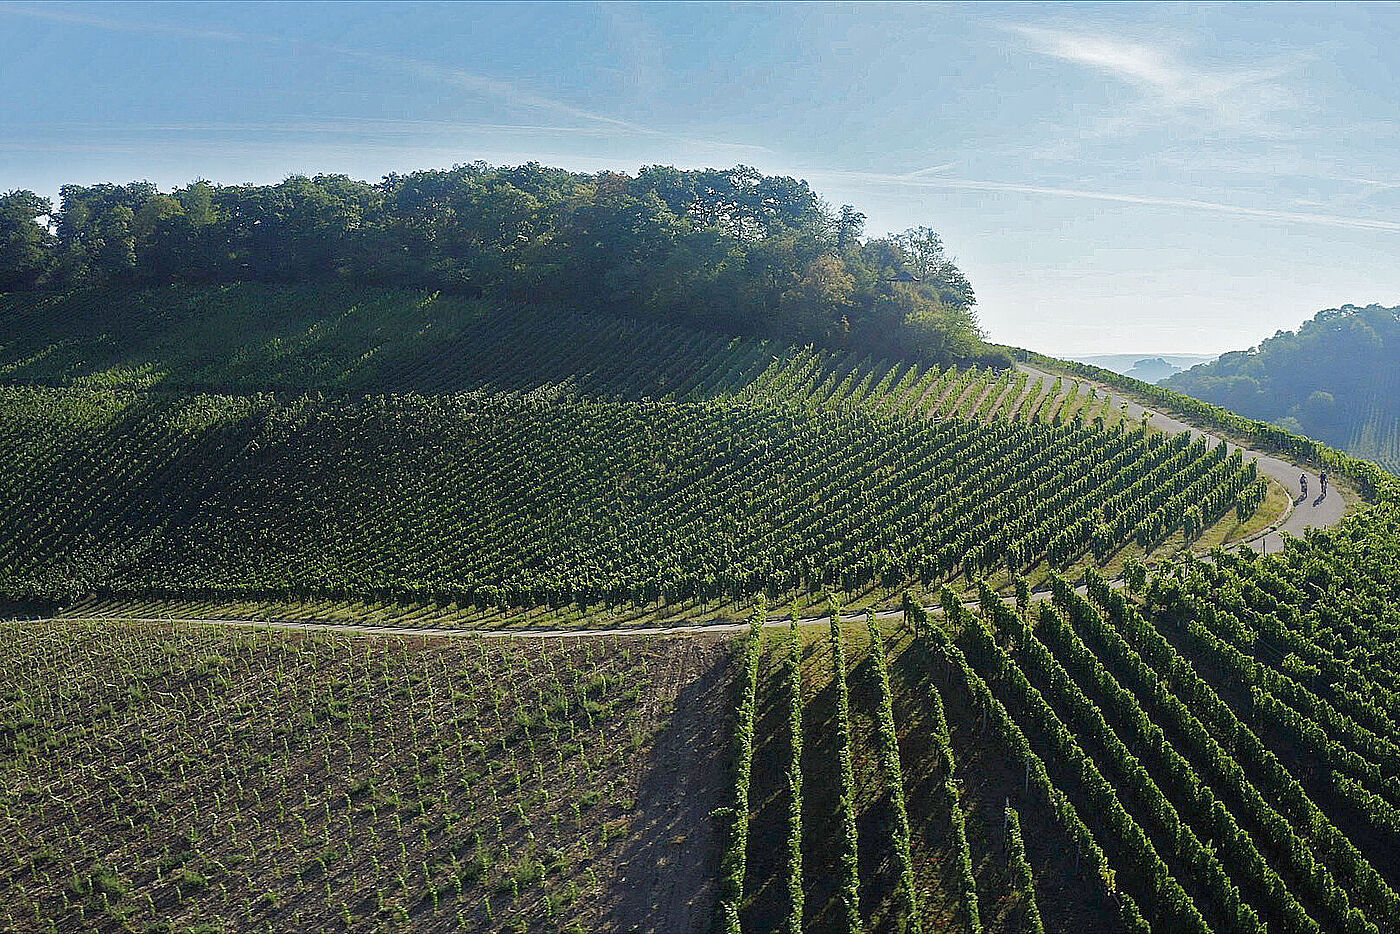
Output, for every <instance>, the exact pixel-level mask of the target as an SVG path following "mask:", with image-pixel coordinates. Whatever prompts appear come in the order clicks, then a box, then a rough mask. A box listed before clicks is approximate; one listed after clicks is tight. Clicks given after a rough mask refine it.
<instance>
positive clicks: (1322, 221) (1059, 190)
mask: <svg viewBox="0 0 1400 934" xmlns="http://www.w3.org/2000/svg"><path fill="white" fill-rule="evenodd" d="M807 174H808V175H809V176H810V177H815V178H825V179H829V180H832V181H838V182H847V183H864V184H870V185H879V186H891V187H906V188H931V189H937V188H942V189H955V190H963V191H996V192H1012V193H1017V194H1028V195H1043V196H1047V197H1054V198H1074V199H1079V200H1087V201H1108V202H1113V203H1116V204H1140V205H1148V206H1153V207H1165V208H1176V209H1180V210H1187V211H1203V212H1207V213H1211V214H1229V215H1234V216H1237V217H1256V218H1260V219H1263V220H1271V221H1278V222H1281V223H1290V224H1314V225H1320V226H1324V227H1341V228H1346V229H1350V230H1386V231H1400V222H1397V221H1389V220H1382V219H1380V218H1371V217H1346V216H1342V215H1336V214H1321V213H1313V212H1308V211H1281V210H1274V209H1270V208H1251V207H1246V206H1244V205H1238V204H1228V203H1224V202H1219V201H1205V200H1199V199H1196V198H1171V197H1160V196H1157V195H1138V194H1123V193H1120V192H1113V191H1099V190H1093V189H1085V188H1065V187H1056V186H1051V185H1024V184H1018V183H1015V182H994V181H981V180H977V179H968V178H952V177H948V176H939V175H915V174H906V175H892V174H881V173H878V172H847V171H839V170H833V171H821V172H810V173H807Z"/></svg>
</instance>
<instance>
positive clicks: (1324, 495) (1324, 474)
mask: <svg viewBox="0 0 1400 934" xmlns="http://www.w3.org/2000/svg"><path fill="white" fill-rule="evenodd" d="M1326 498H1327V471H1325V470H1324V471H1323V472H1322V495H1321V496H1319V497H1318V499H1326Z"/></svg>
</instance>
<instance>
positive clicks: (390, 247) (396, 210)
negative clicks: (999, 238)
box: [0, 162, 1010, 366]
mask: <svg viewBox="0 0 1400 934" xmlns="http://www.w3.org/2000/svg"><path fill="white" fill-rule="evenodd" d="M864 227H865V215H864V214H862V213H861V212H860V211H858V210H856V209H855V208H854V207H852V206H850V205H843V206H842V207H841V208H839V209H833V208H832V207H831V206H829V205H827V204H826V203H825V202H824V201H823V200H822V199H821V198H820V197H819V196H818V195H817V193H816V192H814V191H813V190H812V189H811V188H810V187H809V186H808V184H807V183H806V182H805V181H800V180H798V179H794V178H789V177H774V176H765V175H762V174H760V173H758V172H757V171H755V170H754V169H752V168H749V167H747V166H736V167H735V168H732V169H722V170H720V169H705V170H699V171H682V170H679V169H675V168H671V167H669V166H644V167H642V168H641V169H640V170H639V171H638V172H637V174H636V175H635V176H634V175H627V174H622V173H614V172H600V173H597V174H580V173H575V172H567V171H564V170H562V169H554V168H548V167H545V166H541V165H539V164H537V163H530V164H527V165H521V166H515V167H493V166H489V165H487V164H485V163H481V162H475V163H471V164H469V165H458V166H455V167H454V168H452V169H448V170H427V171H418V172H412V173H410V174H407V175H390V176H388V177H386V178H384V179H383V180H382V181H380V182H378V183H369V182H363V181H356V180H354V179H351V178H348V177H346V176H344V175H317V176H315V177H306V176H301V175H296V176H291V177H289V178H287V179H286V180H284V181H282V182H280V183H278V184H275V185H215V184H211V183H209V182H205V181H195V182H192V183H190V184H189V185H186V186H184V187H183V188H178V189H175V190H173V191H169V192H163V191H161V190H160V189H158V188H157V187H156V186H155V185H152V184H150V183H149V182H131V183H129V184H125V185H116V184H98V185H91V186H83V185H65V186H63V187H62V188H61V189H60V201H59V204H58V205H57V206H55V205H53V204H51V203H50V201H49V199H47V198H42V197H39V196H38V195H36V194H35V193H34V192H32V191H12V192H10V193H8V194H5V195H3V196H0V293H3V292H16V291H19V292H29V291H35V290H38V291H51V292H67V293H71V292H74V291H77V290H83V289H94V288H95V289H106V290H109V291H111V290H115V291H126V290H130V289H136V288H149V287H153V286H164V285H189V286H208V285H220V284H229V283H236V282H256V283H263V284H272V285H288V284H317V285H330V284H342V285H353V286H370V287H383V286H391V287H394V288H417V289H428V290H440V291H442V292H444V293H448V294H451V295H454V296H458V297H460V298H463V299H471V300H484V301H486V302H490V303H494V304H496V305H499V306H513V307H519V306H526V305H528V306H535V307H555V308H561V309H566V310H567V311H568V313H570V314H577V313H580V312H582V313H603V314H606V315H608V316H610V317H614V318H628V319H632V320H636V321H640V322H647V323H658V324H665V325H683V326H686V327H690V328H696V329H700V330H705V331H710V332H713V333H720V334H726V335H731V336H734V335H738V336H745V337H760V338H769V339H777V340H781V341H783V342H784V343H788V344H797V345H803V344H808V343H811V344H816V345H819V346H825V347H829V348H832V349H838V350H859V351H862V352H866V353H873V354H879V355H883V356H896V357H905V358H916V359H921V360H924V361H926V362H943V363H947V362H950V361H956V360H961V361H968V362H992V363H996V364H998V365H1002V366H1005V365H1009V362H1010V361H1009V359H1008V358H1007V357H1006V356H1005V354H1004V353H1002V352H998V351H997V350H995V349H993V348H990V347H988V346H987V345H986V344H985V343H983V341H982V334H981V331H980V329H979V327H978V321H977V316H976V314H975V312H974V310H973V305H974V303H975V300H976V299H975V296H974V294H973V291H972V287H971V285H970V284H969V282H968V280H967V278H966V276H964V275H963V273H962V271H961V270H960V269H959V268H958V267H957V265H956V263H955V262H954V261H953V260H952V258H950V257H949V256H948V255H947V254H946V253H945V251H944V247H943V243H942V240H941V239H940V237H939V235H938V234H937V233H936V232H935V231H934V230H932V229H931V228H929V227H925V226H920V227H916V228H911V229H910V230H907V231H904V232H903V233H898V234H892V235H889V236H884V237H866V236H865V230H864Z"/></svg>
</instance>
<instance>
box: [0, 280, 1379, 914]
mask: <svg viewBox="0 0 1400 934" xmlns="http://www.w3.org/2000/svg"><path fill="white" fill-rule="evenodd" d="M113 308H116V309H118V311H119V312H120V313H113V312H112V309H113ZM0 323H2V324H3V325H4V327H3V329H2V330H0V333H3V337H0V497H2V498H3V500H4V502H5V503H6V505H7V507H8V508H7V509H6V510H4V512H3V514H0V601H3V605H4V607H5V608H6V610H7V611H8V612H7V614H6V615H8V616H13V617H14V619H12V620H10V621H7V622H0V632H3V634H4V638H3V639H0V782H3V784H0V788H3V791H0V930H6V931H9V930H14V931H19V932H30V931H34V932H48V931H58V932H83V931H103V932H114V934H115V932H128V931H140V932H171V934H174V932H180V934H194V932H224V931H227V932H233V931H239V932H243V931H247V932H259V934H275V932H281V931H292V930H295V931H300V930H314V931H355V932H358V931H420V930H421V931H492V932H496V931H499V932H519V931H527V932H534V931H540V932H547V934H564V932H567V934H575V932H591V931H665V932H704V931H711V930H718V931H723V932H725V934H750V932H765V934H766V932H789V934H798V932H821V934H825V932H856V931H859V932H872V934H874V932H879V934H884V932H904V934H908V932H921V934H943V932H989V934H1012V932H1045V931H1053V932H1079V931H1123V932H1148V931H1161V932H1169V934H1179V932H1213V931H1218V932H1237V931H1239V932H1272V934H1284V932H1287V934H1294V932H1298V934H1324V932H1326V934H1331V932H1357V934H1396V932H1400V894H1397V892H1398V891H1400V610H1397V607H1400V505H1397V504H1400V491H1397V486H1396V484H1395V482H1394V481H1393V479H1392V478H1388V477H1386V476H1385V475H1384V474H1382V473H1380V472H1379V471H1377V470H1376V469H1375V467H1374V466H1372V465H1369V464H1364V463H1362V462H1360V461H1356V460H1353V459H1350V458H1346V457H1344V456H1342V455H1340V454H1337V453H1336V452H1331V451H1329V450H1327V449H1325V448H1322V447H1320V446H1319V445H1318V444H1317V442H1313V441H1310V440H1309V439H1304V438H1298V437H1296V436H1291V435H1287V433H1286V432H1283V431H1282V429H1279V428H1278V427H1277V426H1267V425H1262V424H1260V423H1251V422H1248V421H1247V420H1244V419H1240V418H1239V417H1238V416H1232V415H1230V413H1225V412H1223V411H1222V410H1216V409H1213V408H1211V407H1208V406H1205V404H1204V403H1199V402H1193V401H1191V400H1185V397H1177V396H1174V395H1172V394H1170V393H1169V391H1167V390H1156V391H1151V390H1142V389H1141V388H1140V387H1139V386H1138V385H1137V384H1133V383H1131V382H1119V383H1117V384H1114V383H1112V382H1111V381H1110V380H1109V379H1108V378H1106V377H1102V376H1101V375H1100V374H1099V373H1098V372H1097V371H1093V370H1092V369H1091V368H1087V367H1083V366H1078V367H1076V366H1073V365H1069V364H1064V365H1060V364H1058V363H1056V362H1055V361H1052V360H1049V358H1044V357H1039V356H1033V355H1029V354H1023V355H1022V356H1025V357H1026V358H1027V359H1028V360H1029V363H1026V364H1023V365H1021V366H1017V367H1011V368H1003V369H989V368H985V367H972V366H946V365H932V364H929V363H927V362H925V363H918V362H913V361H912V360H896V359H884V358H880V357H877V356H873V355H868V354H864V353H855V352H846V351H843V350H842V349H840V348H839V347H830V346H828V347H826V348H818V347H815V346H795V347H793V346H785V345H781V344H778V343H775V342H772V341H763V340H758V339H753V338H734V337H725V336H718V335H716V334H712V333H705V332H701V331H694V330H688V329H686V328H682V327H673V326H670V325H662V324H656V323H650V324H642V323H639V322H636V321H629V320H626V319H622V318H609V317H599V316H596V315H585V314H575V313H571V312H561V311H558V310H553V309H548V308H543V307H537V308H527V309H513V308H507V307H502V306H498V305H493V304H490V303H487V302H484V301H475V300H467V299H463V298H461V297H454V296H445V295H440V294H437V293H433V292H426V291H422V292H411V291H404V290H389V289H373V288H360V287H357V288H349V287H345V286H334V287H316V288H311V287H307V286H270V285H255V284H240V285H230V286H219V287H192V286H181V287H168V288H163V289H158V290H152V291H147V292H130V293H123V294H115V293H110V292H101V291H88V292H75V293H67V294H53V295H43V294H39V295H29V296H24V297H19V296H13V295H12V296H5V297H0ZM1115 385H1116V386H1120V387H1123V388H1121V389H1119V388H1113V387H1114V386H1115ZM1154 392H1155V394H1154ZM1168 403H1170V404H1172V405H1174V406H1176V408H1174V411H1175V412H1177V413H1179V414H1183V415H1184V416H1189V417H1192V418H1194V419H1196V423H1197V425H1198V426H1199V427H1202V428H1204V429H1206V430H1207V431H1211V432H1213V433H1214V434H1215V435H1216V437H1210V436H1206V435H1201V434H1199V433H1196V434H1194V435H1193V434H1192V433H1180V434H1173V433H1170V432H1167V431H1163V430H1160V429H1159V428H1154V427H1153V423H1152V421H1151V418H1150V417H1149V416H1150V414H1151V413H1147V412H1145V410H1143V409H1142V408H1141V406H1142V405H1143V404H1147V405H1155V406H1163V407H1165V406H1166V405H1167V404H1168ZM1130 413H1133V414H1131V415H1130ZM1157 424H1163V422H1161V421H1159V422H1158V423H1157ZM1167 424H1170V423H1167ZM1176 427H1177V428H1178V429H1179V428H1180V425H1179V423H1178V424H1177V425H1176ZM1221 438H1228V440H1229V441H1230V442H1232V443H1231V444H1227V443H1221V440H1220V439H1221ZM1266 447H1267V448H1268V449H1269V450H1270V451H1272V452H1274V453H1281V454H1282V455H1283V456H1286V457H1296V458H1298V459H1299V460H1301V459H1302V455H1301V453H1300V452H1303V451H1307V452H1310V453H1309V456H1310V457H1311V456H1313V455H1314V454H1316V456H1317V458H1318V460H1319V461H1320V462H1321V463H1324V464H1326V465H1328V466H1329V467H1330V468H1331V469H1333V470H1334V477H1335V478H1336V482H1337V486H1336V488H1335V491H1334V492H1333V493H1332V494H1331V495H1333V496H1334V497H1337V498H1338V499H1334V500H1330V501H1328V505H1331V504H1333V503H1337V504H1338V505H1337V510H1336V513H1335V515H1336V516H1342V515H1343V508H1342V505H1341V503H1345V504H1346V505H1347V506H1348V509H1347V510H1346V514H1345V516H1344V517H1343V518H1341V519H1339V520H1338V522H1339V524H1336V525H1335V527H1332V528H1317V529H1312V530H1310V531H1308V532H1307V535H1306V537H1305V538H1292V537H1290V538H1288V539H1287V540H1286V541H1287V543H1286V545H1284V546H1283V547H1281V548H1277V547H1270V548H1269V551H1270V553H1269V554H1267V555H1266V556H1260V555H1256V554H1255V553H1254V552H1253V551H1251V550H1250V549H1249V548H1248V547H1247V545H1248V543H1249V541H1250V540H1252V539H1253V538H1255V537H1257V536H1258V535H1259V534H1260V533H1262V532H1265V531H1267V530H1269V529H1271V528H1275V527H1277V526H1279V525H1280V524H1281V523H1283V522H1285V521H1286V519H1287V517H1288V516H1290V515H1292V514H1293V511H1294V510H1297V509H1302V508H1312V507H1311V506H1307V505H1306V504H1305V502H1304V500H1302V499H1297V500H1296V501H1295V502H1294V504H1293V505H1292V506H1290V505H1289V503H1288V501H1287V500H1288V494H1287V493H1286V492H1285V491H1284V490H1283V489H1282V488H1281V487H1280V485H1279V483H1278V482H1277V480H1278V479H1279V473H1278V467H1277V464H1275V465H1274V467H1273V468H1271V467H1270V462H1269V461H1267V460H1266V461H1257V460H1256V459H1255V456H1254V455H1255V454H1258V453H1260V452H1261V451H1262V449H1263V448H1266ZM1249 448H1255V450H1254V451H1253V452H1251V451H1250V450H1249ZM1317 452H1320V453H1317ZM1294 462H1295V461H1293V460H1290V461H1289V462H1288V464H1286V465H1285V467H1286V468H1287V471H1288V472H1290V473H1291V472H1292V471H1293V470H1294V468H1293V466H1292V464H1293V463H1294ZM1270 469H1273V471H1274V472H1273V473H1272V474H1270V473H1268V471H1269V470H1270ZM1299 469H1301V468H1299ZM1270 477H1273V478H1275V479H1272V480H1271V479H1270ZM1283 479H1289V478H1287V477H1285V478H1283ZM1339 499H1340V500H1341V503H1338V500H1339ZM1271 537H1273V538H1276V537H1277V536H1271ZM672 627H674V628H675V631H669V630H670V629H671V628H672ZM337 628H339V629H346V630H350V631H335V630H336V629H337Z"/></svg>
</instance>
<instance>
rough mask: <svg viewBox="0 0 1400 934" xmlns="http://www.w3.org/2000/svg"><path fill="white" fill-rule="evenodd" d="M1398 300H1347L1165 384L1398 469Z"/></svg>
mask: <svg viewBox="0 0 1400 934" xmlns="http://www.w3.org/2000/svg"><path fill="white" fill-rule="evenodd" d="M1397 364H1400V307H1395V308H1385V307H1383V306H1381V305H1368V306H1366V307H1365V308H1358V307H1356V306H1355V305H1344V306H1342V307H1341V308H1331V309H1328V310H1326V311H1322V312H1319V313H1318V314H1317V315H1316V316H1315V317H1314V318H1313V319H1312V320H1310V321H1307V322H1304V324H1303V326H1302V327H1300V328H1299V329H1298V330H1297V331H1296V332H1294V331H1279V332H1278V333H1277V334H1275V335H1274V336H1273V337H1271V338H1269V339H1268V340H1266V341H1264V342H1262V343H1261V344H1260V345H1259V346H1258V347H1257V348H1252V349H1250V350H1247V351H1239V352H1236V353H1227V354H1225V355H1223V356H1222V357H1221V358H1220V359H1219V360H1217V361H1215V362H1213V363H1208V364H1202V365H1201V366H1197V367H1195V368H1193V369H1191V370H1188V371H1187V372H1185V373H1179V374H1177V375H1176V376H1173V377H1172V378H1171V379H1169V380H1167V381H1166V383H1165V384H1164V385H1166V386H1169V387H1170V388H1172V389H1176V390H1178V391H1180V392H1184V393H1187V394H1189V395H1192V396H1195V397H1196V398H1198V399H1203V400H1205V401H1207V402H1213V403H1215V404H1218V405H1222V406H1224V407H1226V408H1229V409H1232V410H1234V411H1236V412H1239V413H1240V414H1242V415H1248V416H1250V417H1252V418H1261V419H1267V420H1269V421H1274V422H1278V423H1280V424H1282V425H1284V426H1285V427H1287V428H1289V429H1291V430H1293V431H1297V432H1300V433H1304V434H1308V435H1311V436H1312V437H1315V438H1318V439H1320V440H1322V441H1325V442H1327V443H1328V444H1333V445H1336V446H1338V447H1342V448H1346V449H1347V450H1349V451H1351V452H1352V453H1354V454H1357V455H1359V456H1362V457H1369V458H1373V459H1376V460H1377V461H1379V462H1380V463H1381V464H1382V465H1384V466H1386V467H1388V468H1389V469H1390V470H1391V471H1392V472H1400V365H1397Z"/></svg>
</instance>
